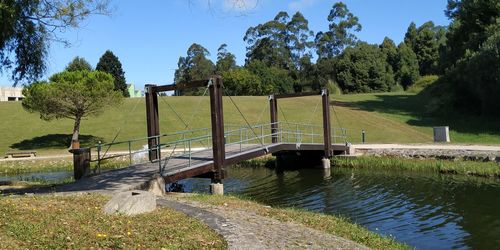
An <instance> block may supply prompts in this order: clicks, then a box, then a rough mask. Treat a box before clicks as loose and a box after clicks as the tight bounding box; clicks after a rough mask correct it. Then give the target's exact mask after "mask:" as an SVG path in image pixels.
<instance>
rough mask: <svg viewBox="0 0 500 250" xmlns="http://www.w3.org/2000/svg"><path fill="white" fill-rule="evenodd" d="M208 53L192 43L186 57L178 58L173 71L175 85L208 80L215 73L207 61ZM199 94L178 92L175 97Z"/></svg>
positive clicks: (210, 63) (211, 64)
mask: <svg viewBox="0 0 500 250" xmlns="http://www.w3.org/2000/svg"><path fill="white" fill-rule="evenodd" d="M207 56H210V52H208V50H207V49H206V48H204V47H203V46H201V45H199V44H197V43H193V44H192V45H191V46H189V48H188V50H187V55H186V57H182V56H181V57H179V61H178V63H177V67H178V68H177V70H176V71H175V79H174V82H175V84H182V83H186V82H190V81H193V80H200V79H206V78H209V77H210V76H211V75H213V74H214V72H215V65H214V64H213V62H212V61H210V60H209V59H207ZM187 94H189V95H194V94H199V93H198V92H197V91H196V90H178V91H176V95H187Z"/></svg>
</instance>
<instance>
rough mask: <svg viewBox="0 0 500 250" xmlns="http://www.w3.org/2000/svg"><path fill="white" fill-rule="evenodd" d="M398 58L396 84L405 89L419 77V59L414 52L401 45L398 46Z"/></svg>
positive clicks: (404, 44) (403, 44)
mask: <svg viewBox="0 0 500 250" xmlns="http://www.w3.org/2000/svg"><path fill="white" fill-rule="evenodd" d="M397 53H398V54H397V58H396V68H395V77H396V82H397V83H398V84H399V85H401V86H402V87H403V88H405V89H406V88H408V87H409V86H411V85H412V84H413V83H415V81H416V80H417V79H418V77H419V68H418V59H417V55H415V53H414V52H413V50H412V49H411V48H410V47H408V45H406V43H401V44H399V46H398V50H397Z"/></svg>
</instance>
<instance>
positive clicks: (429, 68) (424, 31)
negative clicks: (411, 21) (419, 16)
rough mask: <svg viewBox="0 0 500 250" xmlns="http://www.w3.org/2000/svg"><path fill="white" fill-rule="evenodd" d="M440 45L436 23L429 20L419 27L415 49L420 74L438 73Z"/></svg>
mask: <svg viewBox="0 0 500 250" xmlns="http://www.w3.org/2000/svg"><path fill="white" fill-rule="evenodd" d="M438 49H439V46H438V41H437V39H436V34H435V31H434V23H433V22H431V21H429V22H426V23H424V24H422V26H420V27H419V28H418V34H417V37H416V40H415V44H414V47H413V51H414V52H415V54H416V55H417V60H418V64H419V71H420V75H428V74H433V73H436V71H437V68H438V62H439V50H438Z"/></svg>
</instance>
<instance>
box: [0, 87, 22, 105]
mask: <svg viewBox="0 0 500 250" xmlns="http://www.w3.org/2000/svg"><path fill="white" fill-rule="evenodd" d="M23 98H24V96H23V88H21V87H0V102H6V101H21V100H23Z"/></svg>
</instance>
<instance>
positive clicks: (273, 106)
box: [269, 95, 278, 143]
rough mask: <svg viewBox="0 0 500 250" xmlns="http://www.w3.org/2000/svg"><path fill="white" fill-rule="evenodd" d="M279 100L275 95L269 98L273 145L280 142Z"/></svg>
mask: <svg viewBox="0 0 500 250" xmlns="http://www.w3.org/2000/svg"><path fill="white" fill-rule="evenodd" d="M277 109H278V100H277V99H276V97H275V96H274V95H270V96H269V111H270V113H271V134H272V136H271V138H272V143H277V142H278V113H277Z"/></svg>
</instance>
